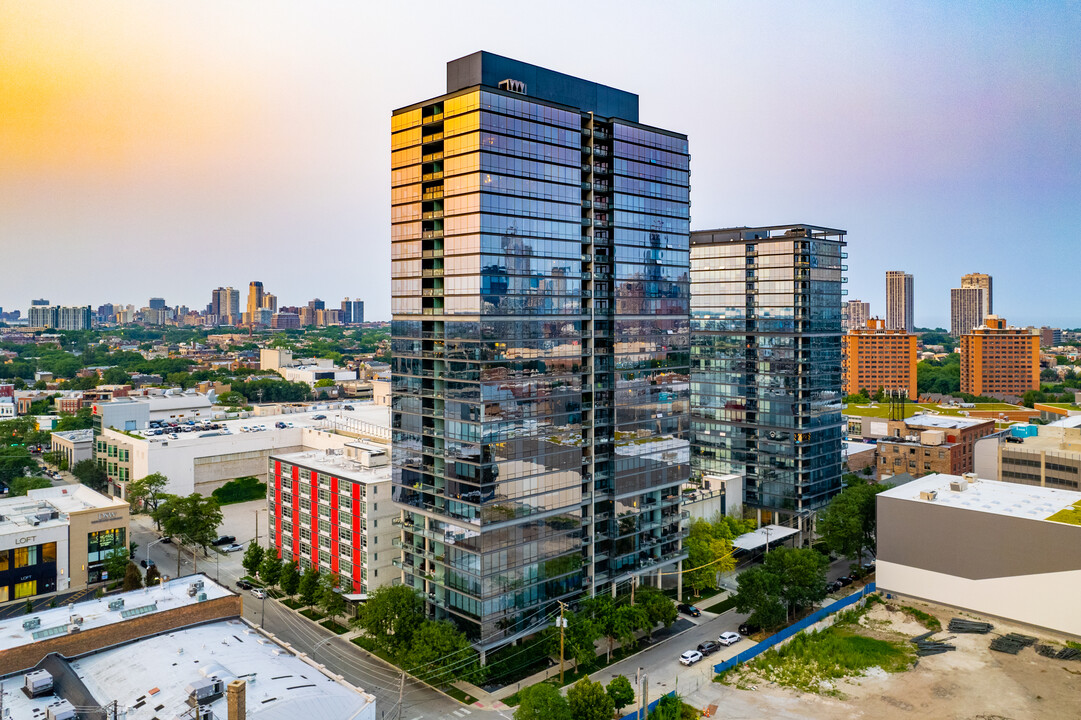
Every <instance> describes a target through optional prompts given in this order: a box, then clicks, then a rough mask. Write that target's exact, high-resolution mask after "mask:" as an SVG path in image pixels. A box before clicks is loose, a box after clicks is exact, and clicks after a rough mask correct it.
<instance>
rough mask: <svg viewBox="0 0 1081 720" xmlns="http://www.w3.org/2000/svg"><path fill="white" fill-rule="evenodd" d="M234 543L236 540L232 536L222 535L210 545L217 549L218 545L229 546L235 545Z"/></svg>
mask: <svg viewBox="0 0 1081 720" xmlns="http://www.w3.org/2000/svg"><path fill="white" fill-rule="evenodd" d="M235 542H236V538H235V537H234V536H232V535H222V536H221V537H220V538H218V539H217V540H215V541H213V542H212V543H210V544H211V545H213V546H214V547H218V546H219V545H229V544H231V543H235Z"/></svg>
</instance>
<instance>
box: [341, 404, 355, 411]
mask: <svg viewBox="0 0 1081 720" xmlns="http://www.w3.org/2000/svg"><path fill="white" fill-rule="evenodd" d="M352 409H353V406H352V405H342V410H352Z"/></svg>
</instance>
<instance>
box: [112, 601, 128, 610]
mask: <svg viewBox="0 0 1081 720" xmlns="http://www.w3.org/2000/svg"><path fill="white" fill-rule="evenodd" d="M109 609H110V610H123V609H124V598H118V599H116V600H113V601H112V602H111V603H109Z"/></svg>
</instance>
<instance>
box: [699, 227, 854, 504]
mask: <svg viewBox="0 0 1081 720" xmlns="http://www.w3.org/2000/svg"><path fill="white" fill-rule="evenodd" d="M844 236H845V233H844V231H842V230H831V229H828V228H820V227H815V226H811V225H796V226H782V227H768V228H736V229H731V230H708V231H701V232H697V231H696V232H695V233H693V234H692V236H691V280H692V283H691V297H692V302H691V338H692V340H691V392H692V406H693V410H692V416H693V417H692V428H693V440H692V444H693V450H692V455H693V459H692V466H693V473H694V475H695V476H697V477H701V476H703V475H724V474H728V473H736V474H739V475H743V476H745V481H744V498H743V501H744V503H745V504H747V505H749V506H751V507H754V508H759V509H765V510H770V511H777V512H779V513H781V515H782V517H783V516H792V515H800V514H805V513H807V512H808V511H813V510H815V509H817V508H820V507H823V506H824V505H825V504H827V503H828V502H829V500H830V498H832V497H833V496H834V495H835V494H836V493H837V492H838V491H839V490H840V487H841V397H842V396H841V297H842V294H843V292H844V291H843V290H842V287H841V286H842V283H843V282H844V281H845V278H843V277H842V273H843V271H844V270H845V269H847V268H846V267H845V266H844V265H842V262H841V261H842V260H843V259H844V258H845V257H846V254H845V253H844V252H843V248H844V246H845V242H844Z"/></svg>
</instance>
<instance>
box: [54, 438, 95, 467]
mask: <svg viewBox="0 0 1081 720" xmlns="http://www.w3.org/2000/svg"><path fill="white" fill-rule="evenodd" d="M50 438H51V443H50V446H49V449H50V450H51V451H52V452H54V453H56V454H57V455H58V459H61V460H63V461H64V462H63V463H62V464H63V465H65V466H66V467H68V468H72V467H75V463H77V462H82V461H83V460H93V459H94V431H93V430H91V429H86V430H68V431H67V432H54V433H53V434H52V435H51V436H50Z"/></svg>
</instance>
